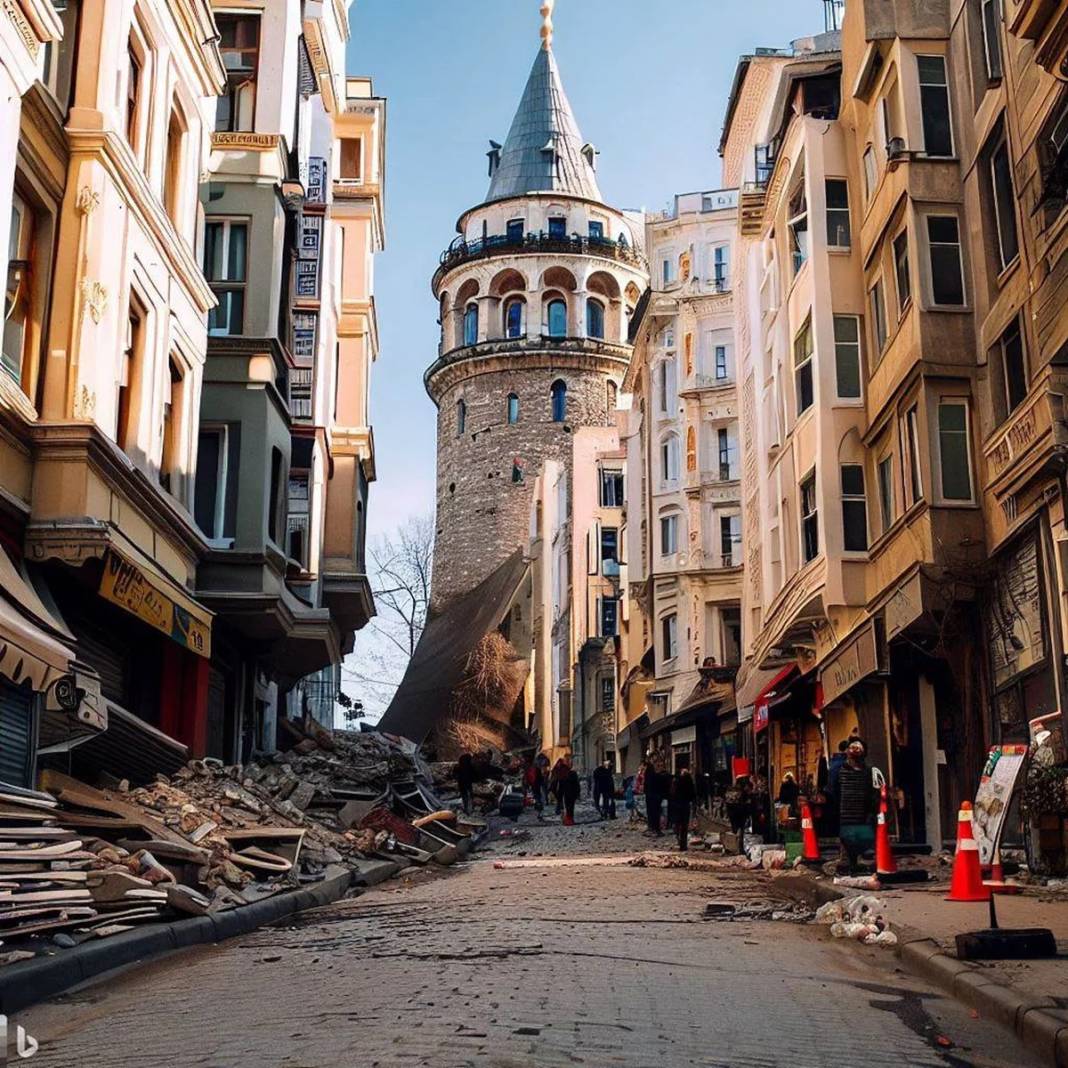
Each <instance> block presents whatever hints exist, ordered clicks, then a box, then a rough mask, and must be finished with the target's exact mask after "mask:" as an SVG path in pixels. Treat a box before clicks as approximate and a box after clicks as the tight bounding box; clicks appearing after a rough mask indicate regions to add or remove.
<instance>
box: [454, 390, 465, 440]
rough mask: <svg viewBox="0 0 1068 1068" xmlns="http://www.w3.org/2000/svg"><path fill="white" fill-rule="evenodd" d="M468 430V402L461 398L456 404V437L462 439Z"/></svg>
mask: <svg viewBox="0 0 1068 1068" xmlns="http://www.w3.org/2000/svg"><path fill="white" fill-rule="evenodd" d="M466 430H467V401H466V400H464V398H463V397H460V399H459V400H457V402H456V436H457V437H458V438H462V437H463V436H464V433H465V432H466Z"/></svg>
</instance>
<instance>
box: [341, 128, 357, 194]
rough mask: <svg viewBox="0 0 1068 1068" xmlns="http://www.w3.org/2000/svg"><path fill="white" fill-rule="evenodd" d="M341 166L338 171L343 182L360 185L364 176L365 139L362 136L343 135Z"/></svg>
mask: <svg viewBox="0 0 1068 1068" xmlns="http://www.w3.org/2000/svg"><path fill="white" fill-rule="evenodd" d="M340 140H341V168H340V170H339V172H338V175H339V177H340V178H341V180H342V181H343V182H346V183H348V184H349V185H358V184H359V182H360V180H361V178H362V177H363V139H362V138H360V137H342V138H341V139H340Z"/></svg>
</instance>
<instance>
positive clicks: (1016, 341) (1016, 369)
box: [998, 319, 1029, 415]
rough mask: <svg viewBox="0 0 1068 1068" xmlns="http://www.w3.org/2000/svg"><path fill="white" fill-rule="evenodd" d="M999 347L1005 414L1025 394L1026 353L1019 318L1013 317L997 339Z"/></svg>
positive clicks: (1026, 388) (1021, 400) (1026, 387)
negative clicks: (1003, 384)
mask: <svg viewBox="0 0 1068 1068" xmlns="http://www.w3.org/2000/svg"><path fill="white" fill-rule="evenodd" d="M998 347H999V348H1000V349H1001V368H1002V374H1003V375H1004V380H1005V414H1006V415H1008V414H1009V413H1010V412H1013V411H1015V410H1016V409H1017V408H1018V407H1019V406H1020V405H1021V404H1022V403H1023V400H1024V398H1025V397H1026V396H1027V390H1028V388H1029V385H1028V374H1027V354H1026V353H1025V352H1024V344H1023V334H1022V333H1021V332H1020V320H1019V319H1013V321H1012V323H1011V325H1010V326H1009V328H1008V330H1006V331H1005V333H1004V334H1002V335H1001V338H1000V339H999V340H998Z"/></svg>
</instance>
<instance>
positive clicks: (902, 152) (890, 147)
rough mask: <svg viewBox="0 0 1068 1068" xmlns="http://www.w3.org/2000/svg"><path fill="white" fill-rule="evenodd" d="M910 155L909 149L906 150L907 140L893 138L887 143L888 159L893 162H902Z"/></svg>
mask: <svg viewBox="0 0 1068 1068" xmlns="http://www.w3.org/2000/svg"><path fill="white" fill-rule="evenodd" d="M907 155H908V149H906V148H905V138H903V137H891V138H890V140H889V141H887V143H886V158H887V159H891V160H902V159H904V158H905V157H906V156H907Z"/></svg>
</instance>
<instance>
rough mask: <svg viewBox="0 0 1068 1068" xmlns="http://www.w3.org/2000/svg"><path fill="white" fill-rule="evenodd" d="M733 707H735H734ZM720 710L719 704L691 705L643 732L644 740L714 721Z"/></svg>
mask: <svg viewBox="0 0 1068 1068" xmlns="http://www.w3.org/2000/svg"><path fill="white" fill-rule="evenodd" d="M732 707H733V706H732ZM718 710H719V702H712V703H709V704H698V705H691V706H690V707H689V708H682V709H679V711H678V712H675V713H673V714H672V715H670V716H665V717H664V718H663V719H658V720H655V721H654V722H653V723H650V724H649V725H648V726H647V727H644V728H643V729H642V731H641V737H642V739H648V738H655V737H656V736H657V735H658V734H663V733H664V731H677V730H679V728H681V727H690V726H693V725H694V724H695V723H699V722H700V721H702V720H705V719H709V720H714V719H715V718H716V713H717V712H718Z"/></svg>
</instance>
